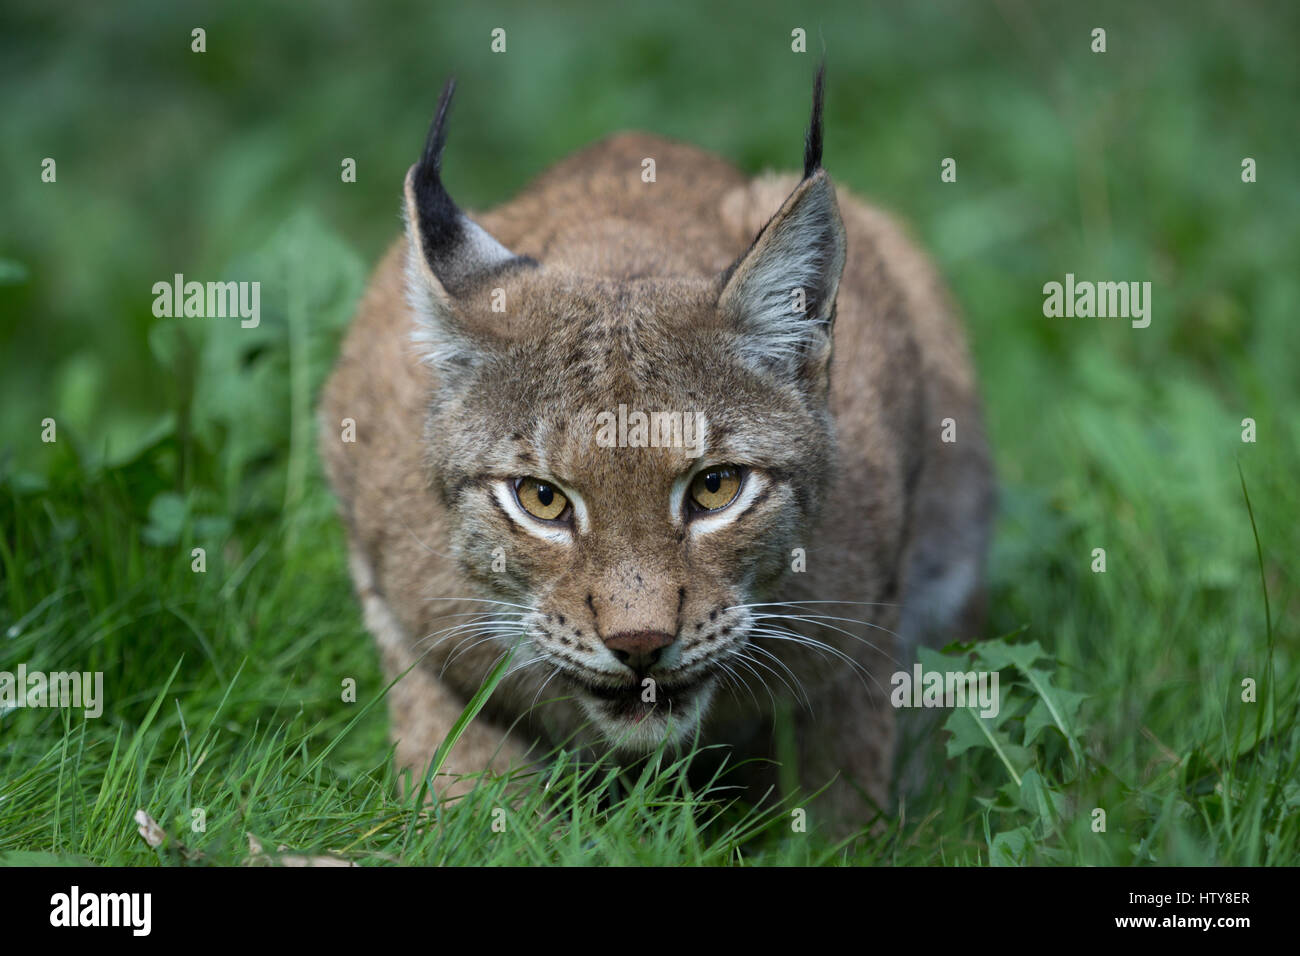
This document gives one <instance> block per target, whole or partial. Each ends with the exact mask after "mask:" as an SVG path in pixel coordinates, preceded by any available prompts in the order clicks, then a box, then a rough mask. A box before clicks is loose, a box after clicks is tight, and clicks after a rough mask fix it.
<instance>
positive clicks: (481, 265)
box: [403, 167, 515, 375]
mask: <svg viewBox="0 0 1300 956" xmlns="http://www.w3.org/2000/svg"><path fill="white" fill-rule="evenodd" d="M414 173H415V167H412V168H411V171H410V172H408V173H407V176H406V187H405V190H404V198H405V204H404V207H403V219H404V221H405V224H406V301H407V304H408V305H409V306H410V308H411V312H412V314H413V315H414V316H415V327H414V328H413V329H412V330H411V340H412V341H413V342H415V343H416V344H417V345H418V346H419V347H420V350H421V353H422V357H423V359H424V361H425V363H426V364H428V365H431V366H433V367H435V368H437V369H439V370H440V371H441V372H442V373H443V374H444V375H448V374H454V373H455V372H456V371H463V370H464V369H466V368H471V367H473V366H474V365H476V364H477V362H478V360H479V358H480V356H481V352H480V351H479V350H478V349H477V348H475V346H474V343H473V342H472V341H471V340H470V337H469V336H468V335H467V334H466V333H465V330H464V329H462V328H460V327H459V326H458V324H457V323H456V321H455V318H454V309H453V298H452V295H451V293H450V292H448V290H447V286H446V285H445V284H444V283H443V281H442V280H441V279H439V278H438V276H437V275H435V274H434V271H433V268H432V266H431V265H430V261H429V257H428V255H427V254H426V250H425V249H424V245H423V241H422V239H421V234H420V229H419V225H418V223H419V210H418V207H417V206H416V203H415V195H414V190H413V188H412V178H413V176H414ZM456 217H457V224H458V231H459V234H460V239H459V241H458V243H457V244H456V248H455V251H454V255H452V256H450V257H447V261H446V262H445V263H443V264H442V265H443V267H444V271H445V272H447V273H448V274H449V275H450V276H452V277H462V278H463V277H465V276H468V275H472V274H474V273H477V272H489V271H491V270H492V269H495V268H498V267H500V266H501V265H504V264H505V263H506V262H509V261H511V260H513V259H515V256H514V254H513V253H511V252H510V250H509V249H507V248H506V247H505V246H503V245H501V243H499V242H497V240H496V239H494V238H493V237H492V236H491V235H490V234H489V233H488V231H487V230H486V229H484V228H483V227H482V226H480V225H479V224H478V223H476V222H474V221H473V220H472V219H470V218H469V217H468V216H466V215H465V214H464V213H462V212H460V211H459V210H457V212H456Z"/></svg>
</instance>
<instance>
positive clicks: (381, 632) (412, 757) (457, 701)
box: [350, 549, 527, 797]
mask: <svg viewBox="0 0 1300 956" xmlns="http://www.w3.org/2000/svg"><path fill="white" fill-rule="evenodd" d="M350 565H351V568H352V579H353V582H354V583H355V585H356V589H357V594H358V595H359V596H360V598H361V604H362V610H363V613H364V616H365V622H366V628H367V629H368V630H369V631H370V633H371V634H372V635H373V636H374V638H375V643H376V644H377V645H378V646H379V651H380V655H381V659H382V663H383V670H384V676H385V678H386V679H387V680H390V681H391V680H393V679H395V678H397V677H398V675H401V674H402V673H403V672H404V671H405V672H406V673H405V676H402V677H401V679H400V680H398V681H397V683H396V684H394V685H393V687H392V689H391V690H390V691H389V692H388V712H389V719H390V721H391V735H392V738H393V740H394V742H395V743H396V745H397V753H396V762H397V767H398V769H399V770H404V769H408V768H409V769H410V770H411V773H412V775H413V778H414V779H419V777H420V775H422V774H423V773H424V772H425V771H426V770H427V769H428V766H429V761H430V760H431V759H432V758H433V755H434V752H435V751H436V750H437V749H438V746H439V745H440V744H441V743H442V741H443V739H444V738H445V737H446V736H447V734H448V733H449V732H450V731H451V728H452V726H453V725H454V724H455V722H456V720H457V719H458V718H459V717H460V715H461V713H462V712H463V711H464V709H465V705H466V701H464V700H462V699H461V698H460V697H459V695H457V694H456V693H455V692H454V691H452V690H451V689H450V688H448V687H447V686H445V685H444V684H443V683H442V681H440V680H439V679H438V678H437V676H436V675H434V674H432V673H430V672H429V670H428V669H426V668H424V667H420V666H418V665H416V666H414V667H413V666H412V665H413V664H416V659H417V655H416V654H415V652H413V651H412V650H411V647H410V641H409V639H408V637H407V635H406V633H405V632H404V631H403V629H402V626H401V624H400V623H398V621H397V619H396V618H395V617H394V616H393V613H392V611H391V610H390V609H389V607H388V604H387V603H386V602H385V601H384V599H383V596H382V595H381V594H380V593H379V592H378V591H376V590H375V588H374V586H373V576H372V573H371V570H370V564H369V562H367V561H366V560H365V558H364V557H362V556H361V555H359V554H358V553H357V551H356V550H355V549H352V550H351V551H350ZM408 668H409V670H408ZM526 754H527V748H526V747H524V746H523V745H522V744H521V743H519V742H518V741H517V740H515V739H514V738H513V737H511V736H509V735H508V734H507V733H505V732H504V731H501V730H499V729H497V728H495V727H492V726H491V725H490V724H488V723H487V722H486V721H483V720H475V721H473V722H472V723H471V724H470V725H469V727H467V728H466V729H465V733H464V734H463V735H462V736H461V738H460V740H459V741H458V742H457V743H456V746H455V748H454V749H453V750H452V751H451V754H450V755H449V757H448V759H447V762H446V763H445V764H443V768H442V772H441V773H440V774H439V777H438V779H437V780H435V781H434V784H433V786H434V789H435V791H436V792H437V794H438V795H439V796H442V797H457V796H461V795H463V794H465V793H467V792H468V791H469V790H471V789H472V788H473V785H474V781H473V780H472V779H467V780H460V779H456V778H457V777H459V776H460V775H462V774H475V773H479V772H481V771H483V770H490V771H492V772H493V773H504V772H506V771H507V770H508V769H510V768H511V767H519V766H523V765H524V764H525V763H527V760H526Z"/></svg>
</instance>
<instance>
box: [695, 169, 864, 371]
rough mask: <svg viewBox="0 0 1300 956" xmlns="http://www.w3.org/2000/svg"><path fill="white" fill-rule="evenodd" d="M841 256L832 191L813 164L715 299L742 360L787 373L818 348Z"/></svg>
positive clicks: (842, 243)
mask: <svg viewBox="0 0 1300 956" xmlns="http://www.w3.org/2000/svg"><path fill="white" fill-rule="evenodd" d="M844 257H845V238H844V223H843V222H842V221H841V219H840V213H839V207H838V206H837V204H836V202H835V190H834V187H833V186H831V183H830V179H829V178H828V177H827V176H826V173H825V172H824V171H821V170H818V171H817V172H816V173H814V174H813V175H812V176H811V177H809V178H808V179H805V180H803V182H801V183H800V184H799V186H798V187H797V188H796V189H795V191H794V192H793V193H791V194H790V197H789V198H788V199H787V200H786V201H785V203H784V204H782V206H781V208H780V209H779V210H778V211H777V213H776V215H775V216H773V217H772V219H771V221H769V222H768V224H767V226H765V227H764V229H763V231H762V232H761V233H760V234H759V236H758V238H757V239H756V240H755V241H754V245H753V246H752V247H751V248H750V250H749V251H748V252H747V253H746V254H745V256H744V257H743V258H742V259H741V260H740V261H739V262H738V263H737V264H736V266H735V268H734V270H733V272H732V274H731V275H730V277H729V278H728V280H727V284H726V286H725V287H724V288H723V290H722V293H721V294H720V295H719V297H718V309H719V311H721V312H722V314H723V315H725V316H727V317H729V318H730V319H731V320H732V321H733V322H734V323H735V327H736V329H737V333H738V334H737V346H738V348H739V350H740V353H741V356H742V358H744V359H745V360H746V361H747V362H750V363H751V364H753V365H756V366H760V367H766V368H771V367H774V366H775V367H777V368H781V369H784V370H787V371H791V372H793V371H795V370H796V369H797V368H798V366H799V363H800V361H801V360H802V358H803V357H804V356H805V355H807V354H809V352H810V351H812V352H820V351H821V350H820V349H818V348H816V346H817V345H818V344H819V340H824V341H825V343H826V344H829V340H830V331H831V330H830V324H831V317H832V315H833V310H834V306H835V295H836V292H837V291H838V289H839V282H840V275H841V273H842V272H843V270H844ZM796 290H802V293H803V299H804V303H805V311H803V312H800V311H798V309H797V308H796Z"/></svg>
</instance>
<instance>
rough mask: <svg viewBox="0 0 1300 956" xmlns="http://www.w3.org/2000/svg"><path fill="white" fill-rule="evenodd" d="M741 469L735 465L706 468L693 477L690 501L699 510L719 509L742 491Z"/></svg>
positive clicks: (733, 499)
mask: <svg viewBox="0 0 1300 956" xmlns="http://www.w3.org/2000/svg"><path fill="white" fill-rule="evenodd" d="M740 477H741V476H740V469H739V468H737V467H736V466H735V465H719V466H718V467H716V468H706V469H705V470H704V471H702V472H700V473H699V474H698V475H696V476H695V477H694V478H693V479H691V490H690V499H691V500H690V503H691V506H692V507H693V508H694V509H695V510H697V511H717V510H718V509H719V508H725V507H726V506H727V505H729V504H731V503H732V502H733V501H735V500H736V495H737V494H739V493H740Z"/></svg>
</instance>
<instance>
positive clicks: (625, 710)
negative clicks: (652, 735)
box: [565, 674, 711, 723]
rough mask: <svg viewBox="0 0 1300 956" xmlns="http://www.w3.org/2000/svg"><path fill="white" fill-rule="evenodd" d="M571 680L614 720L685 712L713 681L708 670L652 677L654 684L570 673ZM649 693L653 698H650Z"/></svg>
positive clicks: (635, 721)
mask: <svg viewBox="0 0 1300 956" xmlns="http://www.w3.org/2000/svg"><path fill="white" fill-rule="evenodd" d="M565 677H566V678H567V679H568V680H569V682H570V683H571V684H572V685H573V686H574V687H575V688H576V689H577V690H578V691H579V692H580V693H582V694H585V695H586V696H587V697H588V698H591V699H592V700H591V702H592V703H593V704H594V705H595V706H596V707H597V709H598V710H599V711H600V712H601V714H602V716H604V717H606V718H607V719H610V720H616V721H620V720H621V721H630V722H633V723H640V722H641V721H643V720H645V719H646V718H647V717H649V716H650V714H651V713H655V712H658V713H660V714H663V715H665V716H666V715H668V714H670V713H673V712H677V713H681V712H682V711H684V710H686V709H687V708H688V706H689V705H690V704H691V703H692V702H694V701H695V699H696V698H697V697H698V695H699V693H700V691H701V690H702V689H704V687H705V686H706V685H707V684H708V683H709V682H710V680H711V678H710V677H709V676H708V675H707V674H701V675H699V676H690V677H679V678H677V679H676V680H660V679H659V678H653V677H652V678H651V679H652V680H653V681H654V684H653V685H646V684H644V683H642V682H641V681H637V680H632V681H628V682H627V683H624V684H617V685H608V684H597V683H594V682H592V681H590V680H588V679H586V678H584V677H581V676H578V675H574V674H566V675H565ZM647 696H649V698H650V699H647Z"/></svg>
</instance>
